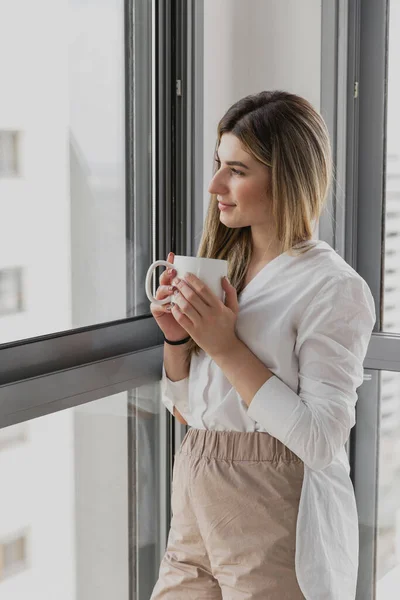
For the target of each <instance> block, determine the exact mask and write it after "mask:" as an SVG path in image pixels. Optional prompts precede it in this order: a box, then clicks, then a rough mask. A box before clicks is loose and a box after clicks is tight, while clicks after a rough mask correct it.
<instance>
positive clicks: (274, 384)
mask: <svg viewBox="0 0 400 600" xmlns="http://www.w3.org/2000/svg"><path fill="white" fill-rule="evenodd" d="M305 408H306V407H305V406H304V405H303V403H302V401H301V399H300V398H299V396H298V395H297V394H296V393H295V392H294V391H293V390H292V388H290V387H289V386H288V385H286V383H284V382H283V381H282V380H281V379H279V377H277V376H276V375H273V376H272V377H270V378H269V379H267V381H266V382H265V383H264V384H263V385H262V386H261V387H260V389H259V390H258V392H256V394H255V396H254V397H253V400H252V401H251V402H250V406H249V408H248V410H247V414H248V416H249V417H250V418H251V419H253V420H254V421H257V422H258V423H260V425H262V426H263V427H264V429H266V431H267V432H268V433H269V434H270V435H272V436H273V437H275V438H277V439H278V440H280V441H281V442H282V443H283V444H285V441H286V439H287V436H288V434H289V433H290V431H291V430H292V428H293V427H294V425H295V424H296V422H297V421H298V419H299V409H300V413H301V412H302V409H305Z"/></svg>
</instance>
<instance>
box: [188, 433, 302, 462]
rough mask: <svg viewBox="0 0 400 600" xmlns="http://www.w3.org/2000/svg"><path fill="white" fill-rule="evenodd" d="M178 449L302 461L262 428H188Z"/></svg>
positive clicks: (217, 456) (239, 457)
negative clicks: (246, 429) (237, 429)
mask: <svg viewBox="0 0 400 600" xmlns="http://www.w3.org/2000/svg"><path fill="white" fill-rule="evenodd" d="M180 452H182V453H183V454H190V455H192V456H198V457H200V456H203V457H208V458H215V459H220V460H243V461H247V460H248V461H270V462H272V461H277V460H284V461H286V462H288V461H294V462H302V461H301V459H300V458H299V457H298V456H297V455H296V454H294V453H293V452H292V451H291V450H289V448H288V447H287V446H285V445H284V444H282V442H280V441H279V440H277V439H276V438H274V437H272V436H271V435H269V433H264V432H261V431H243V432H242V431H215V430H208V429H195V428H193V427H191V428H190V429H189V430H188V431H187V432H186V435H185V437H184V438H183V440H182V444H181V447H180Z"/></svg>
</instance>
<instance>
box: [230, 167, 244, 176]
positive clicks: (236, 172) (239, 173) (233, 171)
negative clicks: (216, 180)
mask: <svg viewBox="0 0 400 600" xmlns="http://www.w3.org/2000/svg"><path fill="white" fill-rule="evenodd" d="M231 171H232V173H235V174H236V175H244V173H243V171H238V170H237V169H234V168H233V167H231Z"/></svg>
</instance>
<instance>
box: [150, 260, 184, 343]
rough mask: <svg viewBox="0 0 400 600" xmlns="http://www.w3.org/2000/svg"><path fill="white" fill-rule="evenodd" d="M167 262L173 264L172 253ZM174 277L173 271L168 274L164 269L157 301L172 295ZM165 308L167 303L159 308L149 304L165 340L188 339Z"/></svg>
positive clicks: (156, 305) (157, 292)
mask: <svg viewBox="0 0 400 600" xmlns="http://www.w3.org/2000/svg"><path fill="white" fill-rule="evenodd" d="M167 261H168V262H170V263H173V262H174V253H173V252H170V253H169V254H168V257H167ZM175 276H176V271H175V270H174V272H172V273H169V272H168V269H165V270H164V271H163V273H161V275H160V286H159V287H158V288H157V291H156V295H155V297H156V299H157V300H163V299H164V298H167V297H168V296H170V295H171V294H172V293H173V292H172V289H171V288H172V285H171V282H172V280H173V279H174V277H175ZM167 306H170V303H169V302H168V303H166V304H162V305H161V306H159V305H158V304H154V302H152V303H151V304H150V310H151V312H152V314H153V317H154V318H155V320H156V321H157V325H158V326H159V328H160V329H161V331H162V332H163V333H164V335H165V337H166V338H167V340H171V342H178V341H179V340H183V339H184V338H186V337H188V332H187V331H186V329H183V327H181V326H180V325H179V323H178V322H177V321H176V320H175V317H174V316H173V314H172V313H170V312H168V311H167V310H166V308H167Z"/></svg>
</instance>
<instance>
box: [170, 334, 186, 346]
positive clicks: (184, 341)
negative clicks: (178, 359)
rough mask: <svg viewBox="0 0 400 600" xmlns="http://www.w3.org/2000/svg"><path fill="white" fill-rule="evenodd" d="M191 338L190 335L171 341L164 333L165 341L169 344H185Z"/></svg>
mask: <svg viewBox="0 0 400 600" xmlns="http://www.w3.org/2000/svg"><path fill="white" fill-rule="evenodd" d="M189 340H190V335H189V336H188V337H187V338H184V339H183V340H178V341H177V342H170V340H167V338H166V337H165V335H164V342H167V344H171V346H178V345H179V344H185V343H186V342H188V341H189Z"/></svg>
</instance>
